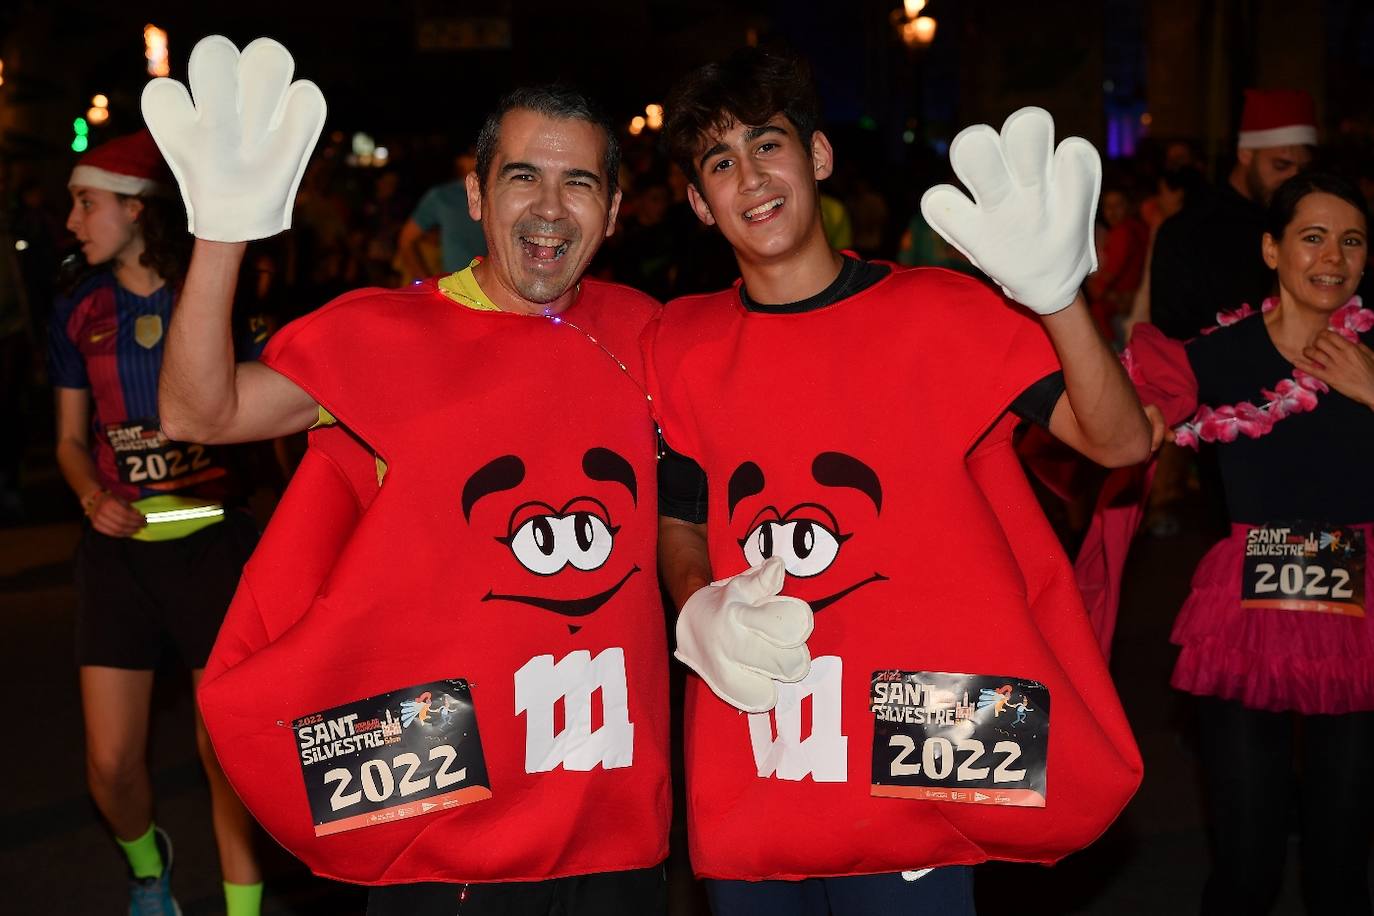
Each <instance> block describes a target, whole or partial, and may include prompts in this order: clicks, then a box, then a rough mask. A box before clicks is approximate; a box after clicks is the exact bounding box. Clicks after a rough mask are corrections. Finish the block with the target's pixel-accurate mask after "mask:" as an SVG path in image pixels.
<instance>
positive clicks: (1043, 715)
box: [871, 671, 1050, 808]
mask: <svg viewBox="0 0 1374 916" xmlns="http://www.w3.org/2000/svg"><path fill="white" fill-rule="evenodd" d="M871 699H872V710H873V782H872V794H873V795H878V796H884V797H888V798H915V799H921V800H924V801H944V802H957V803H960V804H970V805H1008V806H1013V807H1026V808H1043V807H1045V793H1046V788H1045V768H1046V761H1047V760H1048V759H1049V734H1050V691H1049V688H1047V687H1046V686H1045V685H1044V684H1040V683H1038V682H1036V681H1029V680H1025V679H1023V678H1017V677H1004V676H1000V675H985V674H951V673H948V672H942V671H875V672H873V680H872V693H871Z"/></svg>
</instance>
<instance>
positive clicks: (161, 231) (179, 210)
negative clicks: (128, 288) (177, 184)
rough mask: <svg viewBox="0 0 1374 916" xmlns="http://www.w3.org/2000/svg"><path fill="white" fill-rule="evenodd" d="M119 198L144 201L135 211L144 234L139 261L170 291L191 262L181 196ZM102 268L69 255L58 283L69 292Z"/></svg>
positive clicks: (122, 196) (177, 285) (177, 287)
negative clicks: (161, 280) (141, 207)
mask: <svg viewBox="0 0 1374 916" xmlns="http://www.w3.org/2000/svg"><path fill="white" fill-rule="evenodd" d="M115 197H117V198H118V199H119V200H121V201H125V200H137V201H138V202H139V203H141V204H143V209H142V211H140V212H139V214H138V219H137V223H138V228H139V231H140V232H142V233H143V254H141V255H139V258H138V263H140V264H142V265H143V266H144V267H148V268H151V269H152V270H154V271H156V272H157V275H158V276H159V277H161V278H162V279H163V282H165V283H166V284H167V286H168V287H170V288H171V289H173V290H176V289H179V288H180V287H181V281H183V280H185V279H186V269H187V267H188V266H190V263H191V245H192V244H193V242H194V239H193V238H192V236H191V234H190V233H189V232H187V231H186V208H185V206H183V204H182V202H181V197H180V196H179V195H177V196H170V195H166V194H147V195H135V194H118V193H116V194H115ZM103 269H104V265H102V264H90V263H88V262H87V261H86V259H85V258H84V257H82V256H81V254H79V253H78V254H73V255H69V256H68V257H67V258H65V259H64V260H63V262H62V266H61V269H60V274H59V277H58V284H59V286H60V287H61V288H62V290H63V291H64V292H65V293H68V294H70V293H71V292H72V291H73V290H75V289H76V288H77V287H78V286H80V285H81V284H82V283H84V282H86V280H87V279H88V278H89V277H91V276H92V275H94V274H96V273H99V272H100V271H101V270H103Z"/></svg>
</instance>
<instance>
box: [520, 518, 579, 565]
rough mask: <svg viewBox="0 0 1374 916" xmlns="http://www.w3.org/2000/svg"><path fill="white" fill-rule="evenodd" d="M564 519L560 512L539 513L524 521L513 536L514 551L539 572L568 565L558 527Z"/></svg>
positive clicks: (523, 562)
mask: <svg viewBox="0 0 1374 916" xmlns="http://www.w3.org/2000/svg"><path fill="white" fill-rule="evenodd" d="M562 521H563V519H561V518H559V517H558V516H556V515H536V516H534V517H533V518H531V519H529V520H528V521H526V522H525V524H523V525H521V526H520V527H519V529H517V530H516V532H515V534H514V535H513V536H512V537H511V539H510V549H511V553H513V554H515V559H517V560H519V561H520V565H521V566H523V567H525V568H526V569H528V570H529V571H530V572H532V573H534V574H535V575H539V576H552V575H553V574H554V573H556V572H558V571H559V570H560V569H562V568H563V567H564V566H567V565H568V558H567V556H565V551H563V550H560V549H559V548H560V546H562V545H560V544H559V543H558V542H559V537H558V533H559V532H558V529H559V528H560V527H561V522H562Z"/></svg>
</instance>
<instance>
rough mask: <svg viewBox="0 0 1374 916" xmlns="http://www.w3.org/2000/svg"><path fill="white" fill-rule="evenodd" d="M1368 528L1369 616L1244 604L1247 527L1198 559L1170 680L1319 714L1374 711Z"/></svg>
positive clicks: (1373, 585)
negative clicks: (1243, 574) (1177, 654)
mask: <svg viewBox="0 0 1374 916" xmlns="http://www.w3.org/2000/svg"><path fill="white" fill-rule="evenodd" d="M1354 527H1356V528H1359V529H1361V530H1363V531H1364V536H1365V550H1366V563H1365V607H1366V613H1367V615H1368V616H1366V617H1363V618H1361V617H1350V616H1344V615H1340V614H1326V613H1316V612H1312V611H1289V610H1278V609H1274V608H1247V607H1242V606H1241V604H1240V595H1241V578H1242V570H1243V559H1244V555H1245V537H1246V532H1247V531H1248V530H1249V528H1250V526H1248V525H1232V526H1231V535H1230V536H1229V537H1227V538H1226V539H1225V540H1223V541H1221V542H1220V543H1218V544H1216V545H1215V546H1214V547H1212V549H1211V550H1209V551H1208V552H1207V555H1206V556H1205V557H1203V558H1202V562H1201V563H1200V564H1198V568H1197V572H1195V573H1194V574H1193V585H1192V591H1191V593H1189V595H1188V600H1187V601H1185V602H1184V604H1183V609H1182V610H1181V611H1179V615H1178V619H1177V620H1176V621H1175V622H1174V630H1173V635H1172V637H1171V639H1172V641H1173V642H1174V644H1175V645H1178V646H1181V647H1182V652H1180V654H1179V657H1178V663H1177V664H1176V665H1175V666H1174V675H1173V678H1172V679H1171V681H1170V683H1172V684H1173V686H1175V687H1177V688H1178V689H1179V690H1186V691H1187V692H1189V693H1193V694H1198V695H1201V696H1214V697H1220V698H1222V699H1227V700H1237V701H1239V702H1240V703H1242V704H1243V705H1245V706H1247V707H1249V708H1251V709H1262V710H1270V711H1273V712H1281V711H1284V710H1296V711H1297V712H1301V713H1306V714H1312V713H1323V714H1338V713H1346V712H1357V711H1367V710H1374V601H1372V600H1371V599H1374V575H1371V574H1372V573H1374V563H1370V562H1369V559H1368V551H1369V549H1370V545H1371V526H1370V525H1368V524H1365V525H1356V526H1354Z"/></svg>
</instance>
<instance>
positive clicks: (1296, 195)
mask: <svg viewBox="0 0 1374 916" xmlns="http://www.w3.org/2000/svg"><path fill="white" fill-rule="evenodd" d="M1309 194H1330V195H1332V196H1333V197H1339V198H1340V199H1341V200H1343V201H1345V202H1346V203H1348V204H1350V206H1352V207H1354V208H1355V209H1356V210H1358V211H1359V212H1360V215H1361V216H1363V217H1364V219H1365V224H1366V225H1368V223H1369V210H1368V208H1367V207H1366V206H1365V201H1364V195H1363V194H1361V193H1360V189H1359V188H1358V187H1356V186H1355V183H1354V182H1353V181H1351V180H1350V179H1349V178H1346V177H1345V176H1343V175H1338V174H1336V173H1335V172H1301V173H1299V174H1297V175H1294V176H1293V177H1292V178H1290V179H1288V180H1287V181H1285V182H1284V183H1283V184H1281V185H1279V186H1278V188H1277V190H1275V191H1274V196H1273V197H1272V198H1270V200H1269V210H1268V212H1267V213H1266V214H1265V218H1264V231H1265V232H1268V233H1269V235H1270V236H1272V237H1273V238H1274V240H1275V241H1278V240H1279V239H1281V238H1283V233H1284V230H1285V229H1287V228H1288V224H1289V223H1291V222H1292V221H1293V214H1294V213H1296V212H1297V209H1298V203H1299V202H1300V201H1301V200H1302V199H1303V198H1304V197H1306V196H1307V195H1309Z"/></svg>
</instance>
